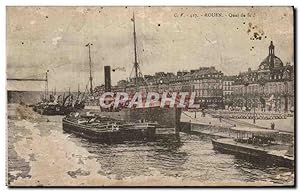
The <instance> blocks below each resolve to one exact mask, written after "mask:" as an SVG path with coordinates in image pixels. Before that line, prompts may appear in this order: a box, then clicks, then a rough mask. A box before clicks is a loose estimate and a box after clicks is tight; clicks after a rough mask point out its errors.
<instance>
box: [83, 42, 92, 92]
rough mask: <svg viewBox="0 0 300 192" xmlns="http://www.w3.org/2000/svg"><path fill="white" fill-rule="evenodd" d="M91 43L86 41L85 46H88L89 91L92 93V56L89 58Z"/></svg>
mask: <svg viewBox="0 0 300 192" xmlns="http://www.w3.org/2000/svg"><path fill="white" fill-rule="evenodd" d="M91 45H93V44H92V43H88V44H86V45H85V46H86V47H88V48H89V65H90V93H91V94H93V77H92V58H91Z"/></svg>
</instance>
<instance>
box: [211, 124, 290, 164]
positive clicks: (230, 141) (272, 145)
mask: <svg viewBox="0 0 300 192" xmlns="http://www.w3.org/2000/svg"><path fill="white" fill-rule="evenodd" d="M232 131H234V132H236V137H235V138H220V139H212V144H213V148H214V149H215V150H218V151H220V152H225V153H230V154H234V155H236V156H239V157H242V158H244V159H247V160H250V161H255V162H258V163H263V164H270V165H276V166H283V167H291V168H292V167H294V163H295V162H294V154H293V152H294V151H293V145H292V144H289V145H287V144H282V143H276V142H275V139H274V135H275V134H278V131H276V130H268V129H258V128H236V127H234V128H232Z"/></svg>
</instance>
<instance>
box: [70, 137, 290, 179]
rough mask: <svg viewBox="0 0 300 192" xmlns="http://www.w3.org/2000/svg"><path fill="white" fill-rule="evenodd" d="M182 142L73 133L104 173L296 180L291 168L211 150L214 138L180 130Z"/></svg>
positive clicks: (197, 177)
mask: <svg viewBox="0 0 300 192" xmlns="http://www.w3.org/2000/svg"><path fill="white" fill-rule="evenodd" d="M180 137H181V141H180V143H162V142H151V143H125V144H115V145H107V144H99V143H94V142H89V141H88V140H85V139H82V138H78V137H76V136H73V135H72V136H70V139H71V140H72V141H73V142H75V143H76V144H77V145H78V146H80V147H85V148H86V149H87V150H88V151H89V152H90V153H91V154H93V155H92V157H93V158H96V159H97V162H99V163H100V164H101V166H102V169H103V170H104V171H103V172H101V173H99V174H102V175H115V176H116V178H119V179H121V178H125V177H133V176H140V175H143V176H155V175H157V174H159V175H161V174H162V175H165V176H172V177H183V178H191V179H193V180H199V182H207V181H208V182H214V181H224V179H226V180H227V181H232V182H234V181H246V182H257V181H265V182H273V183H275V184H283V183H289V182H292V181H293V174H292V171H291V170H289V169H288V168H283V167H268V166H266V165H260V164H255V163H253V162H248V161H246V160H243V159H238V158H236V157H235V156H233V155H230V154H223V153H220V152H218V151H215V150H213V149H212V144H211V138H209V137H206V136H195V135H188V134H184V133H181V135H180Z"/></svg>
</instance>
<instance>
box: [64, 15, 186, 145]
mask: <svg viewBox="0 0 300 192" xmlns="http://www.w3.org/2000/svg"><path fill="white" fill-rule="evenodd" d="M132 22H133V42H134V65H133V68H134V70H135V78H134V79H135V86H136V91H138V87H139V84H141V82H139V80H143V81H144V82H143V83H146V82H145V80H144V78H143V75H142V73H141V72H140V67H139V63H138V61H137V46H136V42H137V40H136V30H135V17H134V14H133V18H132ZM89 58H91V57H90V46H89ZM90 63H91V59H90ZM90 66H91V65H90ZM104 72H105V74H104V76H105V91H106V92H110V91H111V69H110V66H105V67H104ZM90 75H91V73H90ZM90 86H91V87H92V77H91V76H90ZM92 91H93V90H92V88H91V93H92ZM91 103H93V102H91ZM91 103H90V104H87V103H86V107H85V109H84V110H83V112H91V111H93V112H94V113H96V116H97V118H98V119H97V120H98V124H96V125H95V124H90V123H88V125H84V124H82V123H80V122H81V121H78V117H74V116H67V117H65V118H64V119H63V129H64V130H65V131H67V132H72V133H75V134H77V135H78V134H79V135H81V136H83V137H88V138H91V139H95V140H97V141H104V140H106V139H108V138H111V139H109V140H110V141H113V140H117V141H119V142H120V141H124V140H131V139H130V138H132V139H134V138H135V139H136V140H141V138H143V140H145V138H146V140H149V138H151V139H150V140H153V139H157V138H159V139H160V138H163V139H165V138H167V139H170V138H171V139H172V140H173V139H175V140H177V141H178V140H179V126H178V125H179V122H180V116H181V112H182V109H180V108H177V107H173V108H160V107H159V106H156V107H142V108H137V107H136V108H122V109H121V108H120V109H118V110H110V109H103V108H101V107H100V106H99V105H96V106H95V105H91ZM79 116H80V115H79ZM100 117H101V118H100ZM80 118H83V119H85V120H87V119H86V118H87V117H84V116H80ZM103 118H109V119H110V121H115V122H127V123H125V124H124V123H122V124H118V126H117V129H115V127H114V125H113V124H109V125H106V123H107V122H106V121H103ZM87 121H88V122H89V120H87ZM103 123H104V127H105V129H103V126H102V125H100V124H103ZM141 123H142V124H141ZM137 127H138V128H137ZM124 132H126V134H124Z"/></svg>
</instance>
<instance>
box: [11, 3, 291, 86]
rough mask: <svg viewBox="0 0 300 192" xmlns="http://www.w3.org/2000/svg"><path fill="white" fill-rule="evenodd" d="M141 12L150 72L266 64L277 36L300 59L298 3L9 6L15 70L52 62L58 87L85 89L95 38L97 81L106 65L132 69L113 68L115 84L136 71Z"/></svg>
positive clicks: (52, 82)
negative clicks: (297, 51)
mask: <svg viewBox="0 0 300 192" xmlns="http://www.w3.org/2000/svg"><path fill="white" fill-rule="evenodd" d="M133 12H134V13H135V17H136V31H137V41H138V42H137V43H138V57H139V63H140V67H141V69H142V72H143V74H154V73H155V72H158V71H164V72H176V71H178V70H190V69H196V68H199V67H205V66H215V67H216V68H217V69H218V70H221V71H223V72H224V74H227V75H234V74H238V73H239V72H241V71H245V70H247V69H248V68H249V67H251V68H252V69H256V68H257V67H258V65H259V63H260V62H261V61H262V60H263V59H264V58H265V57H266V56H267V54H268V46H269V44H270V41H271V40H272V41H273V42H274V45H275V54H276V55H277V56H278V57H280V58H281V59H282V61H283V62H284V63H286V62H291V63H293V54H294V53H293V10H292V8H290V7H254V8H252V7H239V8H224V7H218V8H211V7H202V8H201V7H100V6H99V7H8V8H7V42H6V44H7V77H8V78H29V77H38V78H42V77H44V73H45V72H46V71H47V70H49V89H50V90H52V89H53V88H54V87H56V89H57V90H67V89H68V88H69V87H70V88H71V90H77V87H78V84H79V85H80V88H81V89H83V88H84V87H85V86H86V85H87V82H88V76H89V73H88V71H89V66H88V62H89V60H88V49H87V47H85V45H86V44H87V43H93V46H92V47H91V56H92V63H93V75H94V84H95V85H100V84H102V83H103V82H104V77H103V66H105V65H111V66H112V68H117V67H124V68H125V69H126V71H120V70H119V71H116V72H113V73H112V80H113V84H115V83H116V82H117V81H118V80H120V79H126V78H128V77H129V75H130V72H131V69H132V65H133V64H132V63H133V37H132V32H133V29H132V22H131V20H130V19H131V18H132V13H133ZM215 13H217V14H215ZM209 16H210V17H209ZM212 16H215V17H212ZM232 16H238V17H232ZM243 16H245V17H243ZM7 87H8V89H9V90H43V88H44V83H42V82H35V83H33V82H11V81H10V82H8V85H7Z"/></svg>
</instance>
